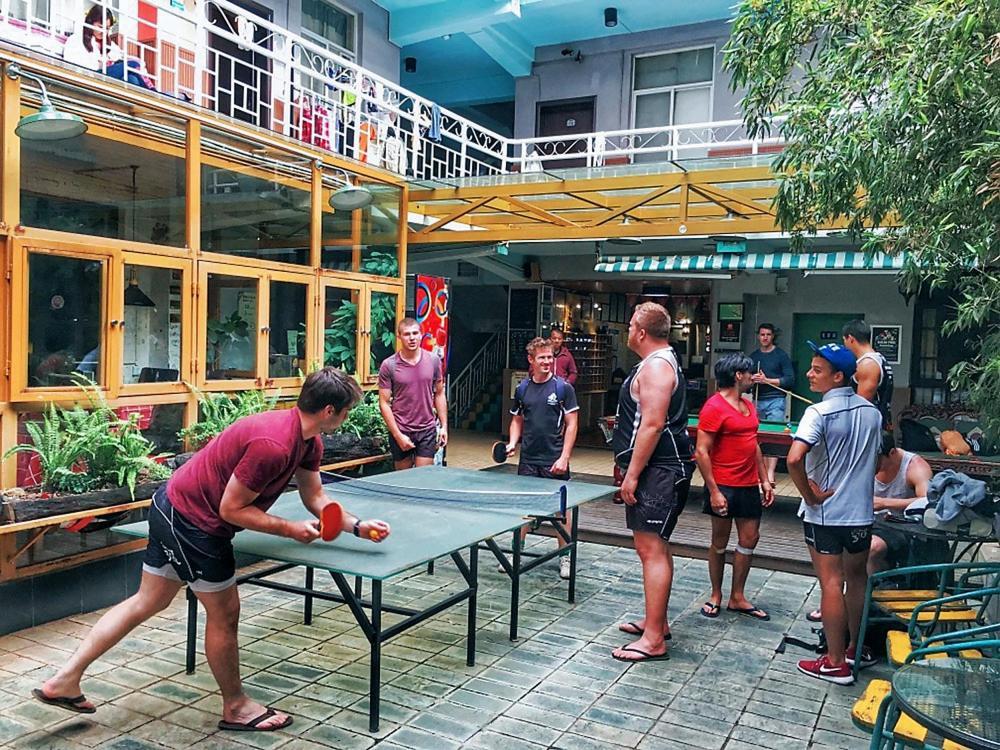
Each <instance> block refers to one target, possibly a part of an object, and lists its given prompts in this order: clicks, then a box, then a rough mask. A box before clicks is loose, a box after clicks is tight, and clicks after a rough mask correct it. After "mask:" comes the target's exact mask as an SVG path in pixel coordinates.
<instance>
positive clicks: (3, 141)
mask: <svg viewBox="0 0 1000 750" xmlns="http://www.w3.org/2000/svg"><path fill="white" fill-rule="evenodd" d="M9 64H10V63H8V65H9ZM5 67H6V66H5ZM0 97H2V98H0V119H2V121H0V149H2V152H3V167H2V169H3V172H2V175H3V176H2V184H0V224H2V227H3V229H4V230H5V231H8V232H9V231H11V230H13V229H14V227H16V226H17V225H18V224H20V223H21V142H20V139H19V138H18V137H17V135H15V133H14V128H15V127H17V122H18V120H20V119H21V79H20V78H19V79H18V80H16V81H12V80H10V79H9V78H6V77H5V78H4V81H3V87H2V88H0Z"/></svg>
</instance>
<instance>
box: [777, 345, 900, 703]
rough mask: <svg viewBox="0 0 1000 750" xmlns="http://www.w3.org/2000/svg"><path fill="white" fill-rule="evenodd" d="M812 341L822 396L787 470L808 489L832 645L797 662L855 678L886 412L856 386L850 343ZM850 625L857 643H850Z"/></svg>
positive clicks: (810, 532) (840, 678) (814, 673)
mask: <svg viewBox="0 0 1000 750" xmlns="http://www.w3.org/2000/svg"><path fill="white" fill-rule="evenodd" d="M808 343H809V346H810V347H811V348H812V350H813V352H815V354H814V356H813V358H812V363H811V365H810V367H809V371H808V372H807V373H806V379H807V380H808V381H809V388H810V390H812V391H813V392H815V393H821V394H823V400H822V401H820V402H819V403H818V404H813V405H812V406H810V407H809V408H807V409H806V411H805V414H804V415H803V416H802V421H801V422H799V429H798V431H797V432H796V433H795V440H794V441H793V442H792V447H791V448H790V449H789V451H788V474H789V476H791V478H792V481H793V482H794V483H795V486H796V488H797V489H798V490H799V493H800V494H801V495H802V505H801V506H800V508H799V515H800V516H801V517H802V522H803V527H804V531H805V539H806V544H807V545H809V554H810V556H811V557H812V562H813V568H814V569H815V570H816V577H817V578H818V579H819V585H820V591H821V592H822V599H821V606H820V609H821V610H822V613H823V614H822V617H823V630H824V631H825V633H826V639H827V645H828V651H827V653H826V654H824V655H823V656H821V657H819V658H818V659H815V660H812V659H803V660H802V661H800V662H799V664H798V668H799V671H800V672H802V673H803V674H807V675H809V676H811V677H816V678H819V679H821V680H826V681H827V682H833V683H836V684H838V685H850V684H851V683H852V682H854V675H853V673H852V671H851V666H852V665H853V663H854V659H855V656H856V653H857V649H858V648H859V647H860V646H859V644H858V642H857V636H858V630H859V629H860V627H861V614H862V608H863V607H864V599H865V585H866V583H867V580H868V574H867V570H866V565H867V563H868V550H869V547H870V546H871V540H872V524H873V523H874V522H875V508H874V503H875V498H874V496H875V491H874V488H875V464H876V460H877V458H878V452H879V447H880V445H881V429H882V416H881V414H880V413H879V410H878V408H876V407H875V406H874V405H873V404H872V403H871V402H870V401H868V400H867V399H865V398H862V397H861V396H859V395H858V394H856V393H855V392H854V390H853V389H852V388H851V377H852V376H853V375H854V371H855V367H856V365H855V359H854V355H853V354H852V353H851V352H850V350H848V349H846V348H844V347H842V346H840V345H839V344H827V345H826V346H817V345H816V344H814V343H813V342H812V341H810V342H808ZM845 584H846V588H845ZM847 631H850V634H851V640H850V643H845V639H844V633H846V632H847ZM862 658H863V656H862Z"/></svg>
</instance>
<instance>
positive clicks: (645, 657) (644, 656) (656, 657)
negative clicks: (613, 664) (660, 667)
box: [611, 646, 670, 663]
mask: <svg viewBox="0 0 1000 750" xmlns="http://www.w3.org/2000/svg"><path fill="white" fill-rule="evenodd" d="M619 650H620V651H628V652H629V653H630V654H639V655H640V657H641V658H639V659H628V658H625V657H622V656H615V655H614V654H611V658H612V659H616V660H617V661H623V662H626V663H632V662H639V661H666V660H667V659H669V658H670V653H669V652H667V651H664V652H663V653H662V654H651V653H649V652H647V651H643V650H642V649H641V648H632V647H631V646H622V647H621V648H620V649H619Z"/></svg>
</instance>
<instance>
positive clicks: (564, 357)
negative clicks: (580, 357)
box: [549, 328, 577, 388]
mask: <svg viewBox="0 0 1000 750" xmlns="http://www.w3.org/2000/svg"><path fill="white" fill-rule="evenodd" d="M549 341H550V342H551V343H552V354H553V355H554V356H555V364H554V365H553V366H552V372H553V373H554V374H555V376H556V377H557V378H562V379H563V380H565V381H566V382H567V383H569V384H570V385H571V386H573V387H574V388H575V387H576V375H577V372H576V360H575V359H573V354H572V353H571V352H570V350H569V349H567V348H566V347H565V346H563V343H564V342H565V341H566V336H565V335H563V332H562V331H561V330H559V329H558V328H553V329H552V331H551V332H550V333H549Z"/></svg>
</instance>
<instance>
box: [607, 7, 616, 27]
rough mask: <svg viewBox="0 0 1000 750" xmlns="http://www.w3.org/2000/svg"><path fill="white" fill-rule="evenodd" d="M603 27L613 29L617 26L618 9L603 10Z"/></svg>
mask: <svg viewBox="0 0 1000 750" xmlns="http://www.w3.org/2000/svg"><path fill="white" fill-rule="evenodd" d="M604 25H605V26H607V27H608V28H609V29H613V28H614V27H615V26H617V25H618V8H605V9H604Z"/></svg>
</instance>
